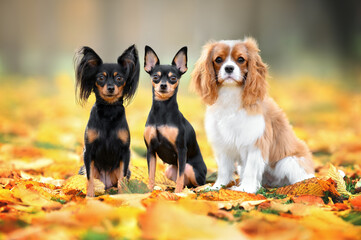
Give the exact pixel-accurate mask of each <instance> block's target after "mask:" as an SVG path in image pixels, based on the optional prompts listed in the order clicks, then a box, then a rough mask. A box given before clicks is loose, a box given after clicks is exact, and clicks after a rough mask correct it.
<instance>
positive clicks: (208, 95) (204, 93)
mask: <svg viewBox="0 0 361 240" xmlns="http://www.w3.org/2000/svg"><path fill="white" fill-rule="evenodd" d="M215 45H216V43H215V42H209V43H207V44H206V45H204V46H203V51H202V54H201V56H200V57H199V59H198V61H197V62H196V64H195V67H194V70H193V72H192V76H191V78H192V80H191V86H190V87H191V90H193V91H195V92H197V93H198V94H199V95H200V96H201V97H202V99H203V101H204V102H205V103H206V104H209V105H212V104H213V103H214V102H215V101H216V99H217V97H218V90H217V79H216V74H215V69H214V67H213V61H212V57H213V49H214V46H215Z"/></svg>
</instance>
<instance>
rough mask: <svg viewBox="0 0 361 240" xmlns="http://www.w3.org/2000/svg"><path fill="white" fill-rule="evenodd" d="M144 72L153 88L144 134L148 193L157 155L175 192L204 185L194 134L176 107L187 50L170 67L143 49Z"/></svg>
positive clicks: (205, 170) (149, 50) (153, 178)
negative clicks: (149, 78) (173, 184)
mask: <svg viewBox="0 0 361 240" xmlns="http://www.w3.org/2000/svg"><path fill="white" fill-rule="evenodd" d="M144 69H145V71H146V72H147V73H149V75H150V77H151V81H152V85H153V104H152V108H151V110H150V112H149V115H148V119H147V123H146V127H145V131H144V141H145V144H146V146H147V162H148V174H149V185H148V187H149V189H150V190H153V188H154V184H155V183H154V180H155V170H156V156H157V155H158V156H159V157H160V158H161V159H162V160H163V162H165V163H168V164H170V166H169V167H168V168H167V169H166V172H165V175H166V177H167V178H169V179H171V180H173V181H175V182H176V189H175V192H181V191H182V190H183V186H184V185H186V186H189V187H193V186H199V185H203V184H205V180H206V174H207V167H206V165H205V163H204V161H203V158H202V155H201V152H200V149H199V146H198V143H197V139H196V134H195V132H194V129H193V127H192V126H191V124H190V123H189V122H188V121H187V119H185V118H184V117H183V115H182V113H181V112H180V111H179V109H178V103H177V91H178V85H179V81H180V78H181V76H182V75H183V74H184V73H185V72H186V71H187V47H183V48H182V49H180V50H179V51H178V53H177V54H176V55H175V57H174V59H173V61H172V64H171V65H160V64H159V58H158V57H157V54H156V53H155V52H154V51H153V49H152V48H150V47H149V46H146V47H145V57H144Z"/></svg>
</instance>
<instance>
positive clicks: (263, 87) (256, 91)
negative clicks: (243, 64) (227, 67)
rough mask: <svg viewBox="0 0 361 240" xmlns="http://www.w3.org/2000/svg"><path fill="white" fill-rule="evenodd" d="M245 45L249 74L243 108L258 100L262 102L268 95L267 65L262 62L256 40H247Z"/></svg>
mask: <svg viewBox="0 0 361 240" xmlns="http://www.w3.org/2000/svg"><path fill="white" fill-rule="evenodd" d="M244 44H245V46H246V48H247V51H248V73H247V78H246V83H245V85H244V90H243V96H242V103H243V107H250V106H252V105H254V104H255V103H256V102H257V101H258V100H259V101H262V100H263V99H264V98H265V96H266V94H267V82H266V75H267V65H266V64H265V63H263V62H262V59H261V56H260V55H259V52H260V50H259V48H258V45H257V42H256V40H254V39H253V38H246V39H245V40H244Z"/></svg>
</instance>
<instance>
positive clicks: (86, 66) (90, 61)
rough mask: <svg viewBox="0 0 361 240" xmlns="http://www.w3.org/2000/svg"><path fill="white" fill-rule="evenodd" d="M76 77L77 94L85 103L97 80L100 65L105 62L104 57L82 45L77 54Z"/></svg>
mask: <svg viewBox="0 0 361 240" xmlns="http://www.w3.org/2000/svg"><path fill="white" fill-rule="evenodd" d="M74 63H75V78H76V95H78V90H79V91H80V92H79V96H78V101H79V102H80V103H81V104H83V103H84V102H86V100H87V99H88V98H89V96H90V94H91V92H92V90H93V87H94V84H95V81H96V76H95V74H96V72H97V68H98V66H99V65H101V64H103V61H102V59H101V58H100V57H99V56H98V54H96V53H95V51H94V50H93V49H91V48H90V47H82V48H80V50H79V51H77V53H76V54H75V57H74Z"/></svg>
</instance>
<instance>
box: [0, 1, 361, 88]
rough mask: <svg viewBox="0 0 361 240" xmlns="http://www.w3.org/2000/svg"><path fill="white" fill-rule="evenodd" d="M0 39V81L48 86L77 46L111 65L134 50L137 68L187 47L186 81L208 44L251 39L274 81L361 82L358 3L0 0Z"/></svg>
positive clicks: (69, 64) (67, 66) (68, 67)
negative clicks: (153, 55)
mask: <svg viewBox="0 0 361 240" xmlns="http://www.w3.org/2000/svg"><path fill="white" fill-rule="evenodd" d="M0 32H1V33H0V76H9V75H19V76H23V77H29V76H35V77H39V76H45V77H44V78H38V80H39V81H52V80H49V79H53V77H54V76H56V75H57V74H59V73H61V74H64V73H66V74H70V75H73V74H74V73H73V71H74V68H73V56H74V53H75V50H76V49H77V48H79V47H80V46H84V45H87V46H90V47H92V48H94V50H95V51H96V52H97V53H98V54H99V55H100V56H101V57H102V58H103V60H104V61H105V62H113V61H115V60H116V58H117V57H118V56H119V55H120V54H121V53H122V51H123V50H124V49H125V48H126V47H128V46H129V45H131V44H133V43H135V44H136V45H137V47H138V50H139V54H140V58H141V65H143V56H144V46H145V45H146V44H147V45H150V46H151V47H152V48H153V49H154V50H155V51H156V52H157V54H158V56H159V57H160V60H161V63H170V61H171V59H172V58H173V56H174V54H175V53H176V52H177V51H178V49H180V48H181V47H182V46H185V45H186V46H188V48H189V63H188V65H189V71H188V72H187V74H186V75H185V77H184V79H185V80H184V81H187V80H189V76H190V72H191V70H192V69H193V64H194V63H195V61H196V60H197V58H198V57H199V55H200V52H201V46H202V45H203V44H204V43H206V42H207V41H208V40H210V39H214V40H221V39H242V38H243V37H244V36H253V37H255V38H256V39H257V40H258V42H259V45H260V49H261V51H262V52H261V54H262V58H263V60H264V61H265V62H266V63H268V64H269V65H270V72H271V75H273V76H282V77H281V79H284V78H285V77H286V78H289V79H292V77H297V76H314V77H317V78H318V79H324V80H325V81H328V80H330V79H332V80H339V81H346V82H348V83H352V84H351V85H352V86H354V84H357V85H358V84H359V83H361V80H360V76H361V69H360V66H361V64H360V63H361V1H359V0H349V1H338V0H300V1H295V0H274V1H269V0H223V1H218V0H203V1H201V0H186V1H175V0H171V1H160V0H153V1H147V0H126V1H113V0H107V1H100V0H99V1H97V0H88V1H87V0H76V1H74V0H64V1H55V0H23V1H21V0H1V1H0ZM141 72H142V75H141V79H142V81H143V82H144V81H145V80H148V78H147V77H146V75H145V73H144V71H141ZM5 79H7V78H4V77H2V78H1V79H0V81H5ZM20 79H21V78H20ZM40 79H43V80H40ZM185 85H186V84H183V87H185ZM149 86H150V84H149Z"/></svg>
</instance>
